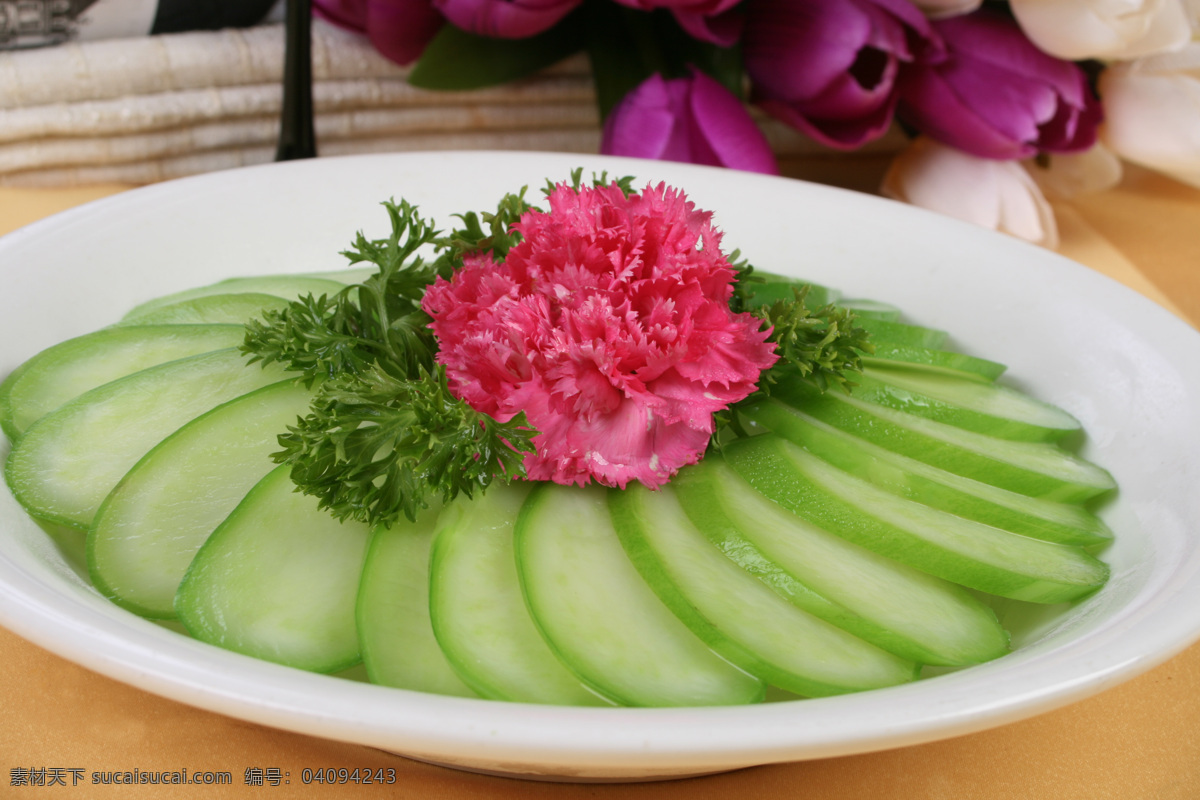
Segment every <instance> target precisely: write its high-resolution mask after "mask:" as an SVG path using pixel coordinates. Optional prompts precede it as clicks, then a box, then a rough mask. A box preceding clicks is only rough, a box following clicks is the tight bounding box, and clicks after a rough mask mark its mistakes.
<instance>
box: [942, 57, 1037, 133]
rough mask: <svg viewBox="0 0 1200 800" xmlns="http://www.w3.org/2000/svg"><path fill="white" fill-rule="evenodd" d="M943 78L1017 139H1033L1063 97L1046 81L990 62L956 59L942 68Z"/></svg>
mask: <svg viewBox="0 0 1200 800" xmlns="http://www.w3.org/2000/svg"><path fill="white" fill-rule="evenodd" d="M941 78H942V80H943V81H945V82H946V84H947V85H949V86H950V88H951V90H952V91H953V92H954V93H955V94H956V95H958V96H959V97H960V98H962V100H963V101H964V103H966V104H967V105H970V106H971V108H972V110H974V111H975V113H976V114H977V115H978V116H979V117H980V119H982V120H983V121H984V122H986V123H988V124H989V125H991V126H992V127H993V128H995V129H996V130H997V131H999V132H1000V133H1001V134H1002V135H1004V136H1007V137H1009V138H1011V139H1014V140H1017V141H1025V142H1032V141H1033V140H1034V139H1036V138H1037V136H1038V126H1040V125H1042V124H1043V123H1045V122H1049V121H1050V120H1051V119H1053V118H1054V115H1055V114H1056V113H1057V112H1058V108H1059V97H1058V95H1057V94H1055V92H1054V89H1053V88H1052V87H1050V86H1049V85H1048V84H1047V83H1046V82H1045V81H1038V80H1035V79H1033V78H1027V77H1025V76H1023V75H1015V74H1013V73H1010V72H1006V71H1005V70H1004V69H1003V68H1001V67H996V66H993V65H992V64H990V63H987V62H978V61H973V62H970V63H969V64H964V63H963V61H961V60H958V61H955V62H954V63H952V64H949V65H947V66H946V67H945V68H944V69H943V70H942V71H941Z"/></svg>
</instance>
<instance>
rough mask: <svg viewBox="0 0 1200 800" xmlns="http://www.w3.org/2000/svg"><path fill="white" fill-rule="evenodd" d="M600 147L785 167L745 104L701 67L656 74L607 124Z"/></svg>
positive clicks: (769, 169)
mask: <svg viewBox="0 0 1200 800" xmlns="http://www.w3.org/2000/svg"><path fill="white" fill-rule="evenodd" d="M600 152H601V153H604V154H606V155H617V156H633V157H635V158H654V159H660V160H663V161H685V162H690V163H693V164H706V165H708V166H714V167H731V168H733V169H742V170H748V171H750V172H766V173H770V174H778V172H779V168H778V167H777V166H776V164H775V155H774V154H773V153H772V152H771V146H770V145H769V144H767V139H766V137H765V136H763V133H762V131H760V130H759V129H758V126H757V125H755V124H754V120H752V119H751V118H750V115H749V113H747V111H746V108H745V106H743V105H742V103H741V101H740V100H738V99H737V98H736V97H734V96H733V94H732V93H730V91H729V90H728V89H726V88H725V87H724V86H722V85H721V84H719V83H717V81H715V80H713V79H712V78H710V77H709V76H708V75H705V74H704V73H702V72H700V71H699V70H692V74H691V75H690V76H688V77H686V78H673V79H671V80H665V79H664V78H663V77H662V76H661V75H658V74H655V75H652V76H651V77H650V78H648V79H647V80H645V81H644V82H643V83H642V84H641V85H640V86H638V87H637V88H636V89H634V90H633V91H632V92H630V93H629V94H627V95H625V97H624V99H622V100H621V102H620V103H618V104H617V106H616V108H614V109H613V110H612V113H611V114H609V117H608V121H607V122H606V123H605V125H604V138H603V141H602V143H601V145H600Z"/></svg>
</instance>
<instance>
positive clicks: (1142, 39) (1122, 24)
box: [1010, 0, 1193, 61]
mask: <svg viewBox="0 0 1200 800" xmlns="http://www.w3.org/2000/svg"><path fill="white" fill-rule="evenodd" d="M1192 2H1193V0H1011V2H1010V6H1011V7H1012V11H1013V14H1014V15H1015V16H1016V18H1017V22H1018V23H1020V25H1021V29H1022V30H1024V31H1025V35H1026V36H1028V37H1029V38H1030V40H1031V41H1032V42H1033V43H1034V44H1036V45H1037V46H1038V48H1039V49H1041V50H1043V51H1045V52H1047V53H1049V54H1050V55H1053V56H1058V57H1059V58H1065V59H1067V60H1069V61H1077V60H1079V59H1084V58H1098V59H1102V60H1127V59H1134V58H1141V57H1143V56H1148V55H1153V54H1156V53H1165V52H1169V51H1172V50H1178V49H1179V48H1181V47H1183V46H1184V45H1185V44H1187V43H1188V42H1189V41H1190V40H1191V38H1192V26H1191V22H1190V18H1191V16H1192V10H1193V9H1192V8H1190V7H1189V6H1190V4H1191V3H1192Z"/></svg>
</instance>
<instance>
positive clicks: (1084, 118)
mask: <svg viewBox="0 0 1200 800" xmlns="http://www.w3.org/2000/svg"><path fill="white" fill-rule="evenodd" d="M1079 80H1080V81H1081V82H1082V83H1083V84H1084V86H1083V88H1082V89H1081V92H1083V93H1087V92H1089V91H1090V89H1088V87H1087V86H1086V82H1087V78H1086V77H1084V75H1083V73H1080V75H1079ZM1058 111H1059V113H1058V114H1057V115H1056V116H1055V117H1054V118H1053V119H1051V120H1050V121H1049V122H1047V123H1046V124H1044V125H1043V126H1042V128H1041V132H1040V138H1039V142H1040V144H1041V148H1042V149H1043V150H1045V151H1047V152H1050V153H1077V152H1082V151H1084V150H1090V149H1091V147H1092V145H1094V144H1095V143H1096V138H1097V133H1098V131H1099V128H1100V123H1101V122H1103V121H1104V107H1103V106H1102V105H1100V103H1089V104H1088V105H1087V106H1086V107H1085V108H1084V109H1083V111H1081V112H1079V113H1074V112H1073V110H1072V109H1071V108H1069V107H1067V106H1066V105H1065V104H1063V105H1060V106H1059V109H1058Z"/></svg>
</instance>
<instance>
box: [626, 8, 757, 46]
mask: <svg viewBox="0 0 1200 800" xmlns="http://www.w3.org/2000/svg"><path fill="white" fill-rule="evenodd" d="M617 2H618V3H620V4H621V5H624V6H629V7H630V8H636V9H637V10H639V11H654V10H655V9H657V8H664V9H666V10H668V11H670V12H671V13H672V14H674V15H675V20H676V21H677V22H678V23H679V26H680V27H681V28H683V29H684V30H685V31H687V33H688V35H690V36H691V37H692V38H693V39H699V40H700V41H702V42H711V43H712V44H715V45H720V46H721V47H730V46H732V45H734V44H736V43H737V40H738V39H739V38H741V35H742V23H743V13H742V8H741V6H740V4H741V2H742V0H617Z"/></svg>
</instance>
